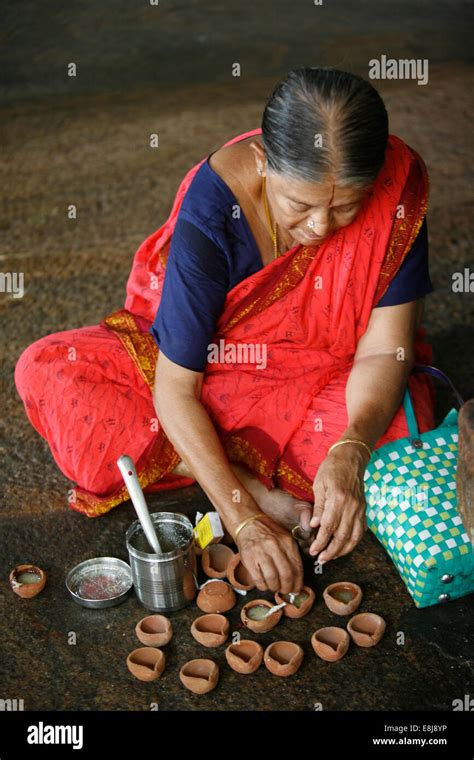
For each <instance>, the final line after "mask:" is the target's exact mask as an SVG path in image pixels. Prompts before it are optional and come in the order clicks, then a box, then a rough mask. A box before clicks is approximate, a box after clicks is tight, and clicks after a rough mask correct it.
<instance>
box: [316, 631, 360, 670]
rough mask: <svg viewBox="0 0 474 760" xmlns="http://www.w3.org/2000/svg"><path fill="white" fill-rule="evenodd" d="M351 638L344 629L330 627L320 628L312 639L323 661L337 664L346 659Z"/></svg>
mask: <svg viewBox="0 0 474 760" xmlns="http://www.w3.org/2000/svg"><path fill="white" fill-rule="evenodd" d="M349 644H350V637H349V634H348V633H347V631H345V630H344V628H336V627H335V626H328V627H327V628H319V629H318V630H317V631H315V632H314V633H313V635H312V637H311V645H312V647H313V649H314V651H315V652H316V654H317V655H318V657H321V659H322V660H326V661H327V662H336V660H340V659H341V657H344V655H345V654H346V652H347V650H348V649H349Z"/></svg>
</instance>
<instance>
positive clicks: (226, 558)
mask: <svg viewBox="0 0 474 760" xmlns="http://www.w3.org/2000/svg"><path fill="white" fill-rule="evenodd" d="M234 557H235V554H234V552H233V551H232V549H231V548H230V546H225V544H211V545H210V546H207V547H206V548H205V549H204V551H203V553H202V555H201V567H202V569H203V571H204V572H205V573H206V575H207V577H208V578H225V577H226V576H227V568H228V565H229V563H230V562H231V561H232V560H233V559H234Z"/></svg>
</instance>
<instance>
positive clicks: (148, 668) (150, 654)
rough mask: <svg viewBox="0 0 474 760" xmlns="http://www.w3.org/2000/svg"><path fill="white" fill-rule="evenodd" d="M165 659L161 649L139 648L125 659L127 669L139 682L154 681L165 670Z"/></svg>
mask: <svg viewBox="0 0 474 760" xmlns="http://www.w3.org/2000/svg"><path fill="white" fill-rule="evenodd" d="M165 662H166V658H165V655H164V653H163V652H162V651H161V649H155V648H154V647H141V648H140V649H134V650H133V652H130V654H129V655H128V657H127V667H128V669H129V671H130V673H131V674H132V675H134V676H135V678H138V680H139V681H156V679H157V678H159V677H160V676H161V674H162V673H163V670H164V668H165Z"/></svg>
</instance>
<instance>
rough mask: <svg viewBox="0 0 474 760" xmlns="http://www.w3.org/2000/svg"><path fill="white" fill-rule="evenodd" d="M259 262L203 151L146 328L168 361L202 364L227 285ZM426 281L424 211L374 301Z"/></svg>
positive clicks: (428, 287)
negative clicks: (392, 273) (382, 292)
mask: <svg viewBox="0 0 474 760" xmlns="http://www.w3.org/2000/svg"><path fill="white" fill-rule="evenodd" d="M262 267H263V262H262V259H261V256H260V252H259V250H258V247H257V243H256V241H255V238H254V236H253V233H252V231H251V229H250V226H249V224H248V222H247V220H246V218H245V216H244V215H243V214H241V212H240V206H239V204H238V201H237V199H236V197H235V195H234V194H233V193H232V191H231V189H230V188H229V186H228V185H227V184H226V183H225V182H224V180H223V179H222V178H221V177H220V176H219V175H218V174H217V173H216V172H215V171H214V170H213V169H212V168H211V167H210V165H209V159H208V160H207V161H205V162H204V163H203V164H202V166H201V167H200V168H199V170H198V171H197V172H196V174H195V175H194V178H193V181H192V183H191V185H190V186H189V188H188V191H187V193H186V195H185V196H184V199H183V202H182V205H181V208H180V211H179V214H178V218H177V220H176V226H175V229H174V231H173V235H172V239H171V245H170V250H169V256H168V262H167V265H166V274H165V280H164V284H163V293H162V296H161V302H160V305H159V308H158V310H157V313H156V316H155V320H154V322H153V325H152V326H151V328H150V332H151V334H152V335H153V337H154V339H155V341H156V343H157V345H158V347H159V348H160V351H162V352H163V353H164V354H165V356H166V357H168V359H170V360H171V361H172V362H174V363H175V364H179V365H180V366H181V367H185V368H186V369H190V370H193V371H195V372H202V371H203V370H204V368H205V366H206V364H207V349H208V345H209V343H210V342H211V341H212V337H213V335H214V333H215V328H216V323H217V320H218V318H219V317H220V315H221V313H222V310H223V307H224V302H225V299H226V296H227V293H228V291H229V290H231V289H232V288H233V287H234V286H235V285H237V284H238V283H239V282H241V281H242V280H244V279H245V278H246V277H249V276H250V275H252V274H255V272H258V270H259V269H261V268H262ZM433 289H434V288H433V285H432V283H431V280H430V275H429V269H428V232H427V225H426V219H425V221H424V222H423V224H422V226H421V228H420V231H419V233H418V235H417V238H416V240H415V241H414V243H413V246H412V248H411V250H410V251H409V252H408V254H407V255H406V257H405V260H404V262H403V264H402V265H401V267H400V269H399V270H398V272H397V274H396V275H395V277H394V278H393V279H392V281H391V283H390V285H389V287H388V288H387V291H386V292H385V295H384V296H383V297H382V298H381V299H380V300H379V301H378V302H377V304H376V306H377V307H379V306H394V305H396V304H401V303H407V302H408V301H415V300H416V299H418V298H422V297H423V296H425V295H427V294H428V293H431V292H432V291H433Z"/></svg>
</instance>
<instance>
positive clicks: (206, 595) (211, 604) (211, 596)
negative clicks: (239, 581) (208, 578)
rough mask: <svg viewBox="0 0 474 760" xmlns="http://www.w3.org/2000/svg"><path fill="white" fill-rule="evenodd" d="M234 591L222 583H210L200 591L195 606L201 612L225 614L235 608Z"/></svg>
mask: <svg viewBox="0 0 474 760" xmlns="http://www.w3.org/2000/svg"><path fill="white" fill-rule="evenodd" d="M236 602H237V597H236V596H235V591H234V589H233V588H231V587H230V586H229V584H228V583H224V581H212V582H211V583H206V585H205V586H204V587H203V588H202V589H201V590H200V592H199V594H198V597H197V599H196V604H197V606H198V607H199V609H200V610H202V611H203V612H227V611H228V610H231V609H232V607H235V604H236Z"/></svg>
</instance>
